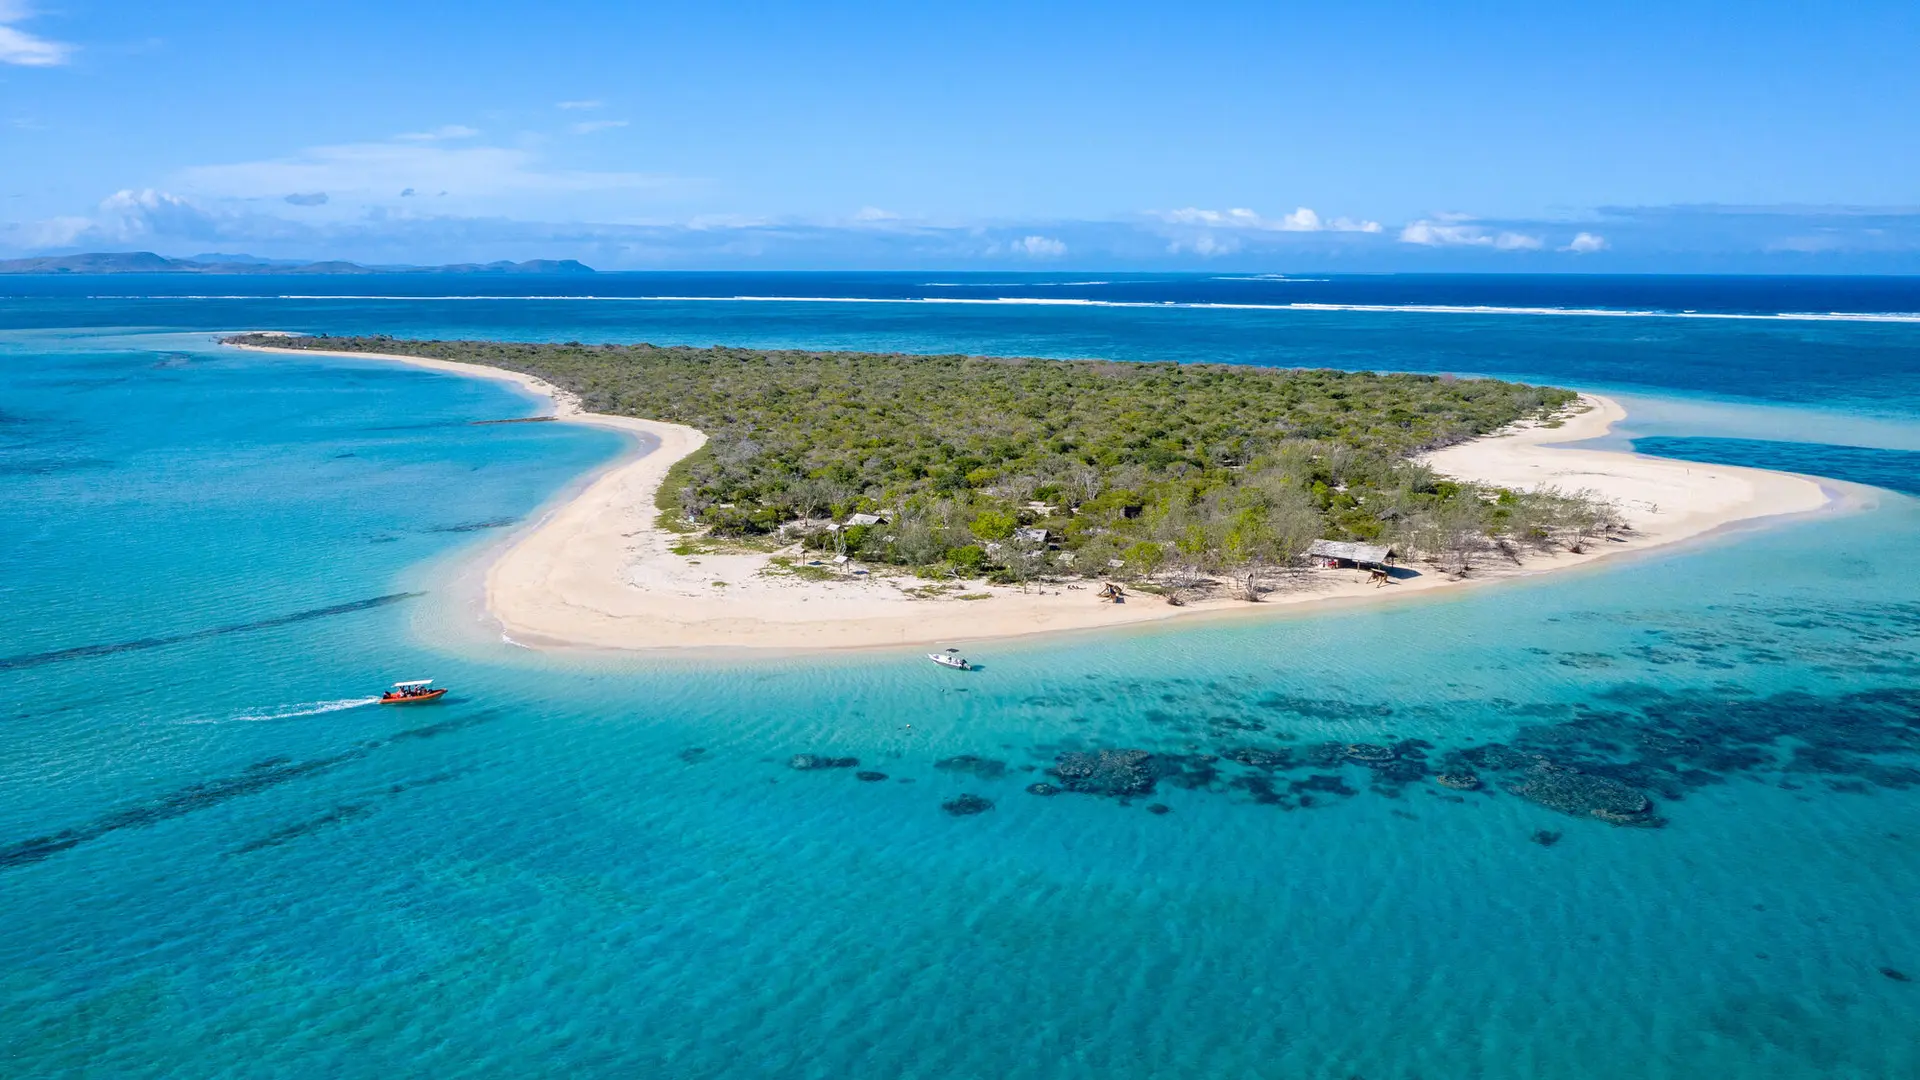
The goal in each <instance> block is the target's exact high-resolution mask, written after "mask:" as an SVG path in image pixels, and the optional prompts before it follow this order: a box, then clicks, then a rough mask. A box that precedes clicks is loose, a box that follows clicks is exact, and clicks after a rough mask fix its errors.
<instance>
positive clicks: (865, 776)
mask: <svg viewBox="0 0 1920 1080" xmlns="http://www.w3.org/2000/svg"><path fill="white" fill-rule="evenodd" d="M853 778H854V779H855V780H858V781H860V782H861V783H865V784H877V783H879V782H880V781H882V780H885V779H886V778H887V774H886V773H883V772H873V771H871V770H868V769H862V770H860V771H859V772H857V773H854V774H853Z"/></svg>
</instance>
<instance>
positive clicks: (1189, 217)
mask: <svg viewBox="0 0 1920 1080" xmlns="http://www.w3.org/2000/svg"><path fill="white" fill-rule="evenodd" d="M1159 217H1160V218H1161V220H1163V221H1165V222H1167V223H1168V224H1171V225H1197V226H1201V227H1204V228H1212V229H1257V230H1262V231H1268V232H1357V233H1377V232H1380V231H1381V225H1380V223H1379V222H1377V221H1362V220H1355V219H1353V218H1349V217H1336V218H1331V219H1327V218H1322V217H1321V216H1320V215H1319V214H1318V213H1317V212H1315V211H1314V210H1313V209H1312V208H1310V207H1305V206H1302V207H1298V208H1296V209H1295V210H1294V211H1293V212H1292V213H1290V214H1282V215H1281V216H1280V217H1277V218H1269V217H1264V216H1262V215H1261V214H1259V213H1257V212H1256V211H1253V210H1249V209H1247V208H1245V207H1235V208H1233V209H1231V210H1203V209H1201V208H1199V207H1197V206H1189V207H1186V208H1184V209H1181V210H1167V211H1163V212H1162V213H1161V214H1160V215H1159Z"/></svg>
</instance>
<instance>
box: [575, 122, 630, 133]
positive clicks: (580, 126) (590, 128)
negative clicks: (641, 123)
mask: <svg viewBox="0 0 1920 1080" xmlns="http://www.w3.org/2000/svg"><path fill="white" fill-rule="evenodd" d="M626 126H627V122H626V121H625V120H582V121H580V122H579V123H577V124H568V125H567V130H568V131H571V132H573V133H574V134H575V135H591V134H593V133H594V132H596V131H606V130H609V129H611V128H623V127H626Z"/></svg>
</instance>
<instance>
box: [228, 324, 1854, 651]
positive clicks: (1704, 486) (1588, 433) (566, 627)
mask: <svg viewBox="0 0 1920 1080" xmlns="http://www.w3.org/2000/svg"><path fill="white" fill-rule="evenodd" d="M229 347H230V348H241V349H248V350H249V351H255V352H267V353H280V354H286V355H296V356H328V357H335V358H345V359H359V360H380V361H386V362H395V363H403V364H407V365H410V366H414V367H419V368H425V369H428V370H435V371H441V372H446V373H450V374H458V375H466V376H469V377H474V378H484V379H490V380H493V381H496V382H507V383H511V384H514V385H516V386H517V387H519V388H520V389H522V390H525V391H527V392H529V393H531V394H534V395H536V396H543V397H546V398H548V399H549V400H551V401H552V402H553V413H552V415H553V416H554V418H555V419H557V420H561V421H565V422H569V423H580V424H587V425H590V426H594V427H601V428H607V429H612V430H617V431H622V432H625V433H627V434H629V435H632V436H634V437H635V441H636V449H637V450H638V451H639V452H638V453H637V454H629V455H622V456H621V457H619V458H618V459H616V460H615V461H613V462H612V463H610V464H608V465H607V466H605V467H604V468H603V469H602V470H601V472H600V473H599V475H597V476H594V477H592V478H591V479H589V480H588V481H587V482H586V484H585V486H584V487H583V488H582V489H581V490H580V491H579V494H577V495H576V496H574V497H573V498H572V499H570V500H568V501H567V502H565V503H564V504H561V505H559V506H558V507H556V508H554V509H553V510H552V511H551V512H549V513H547V514H546V515H545V516H544V517H542V518H541V519H540V520H539V521H538V522H537V523H536V524H534V525H533V526H532V528H531V529H529V530H528V531H526V532H525V533H524V534H522V535H520V536H518V537H516V538H515V540H514V541H513V542H512V543H511V545H510V546H509V547H508V548H507V549H506V550H505V551H504V552H501V553H499V554H498V555H497V556H496V557H495V558H494V560H493V562H492V564H491V565H490V566H488V568H487V569H486V571H485V574H484V583H485V586H484V592H485V605H486V609H487V612H488V613H489V615H490V616H491V617H492V618H493V619H494V620H495V621H497V622H498V623H499V625H500V629H501V632H502V635H503V637H504V638H506V639H507V640H509V641H511V643H513V644H516V645H521V646H527V647H535V648H550V647H562V648H565V647H582V646H584V647H588V648H605V649H614V650H621V651H657V650H673V651H676V652H680V651H688V650H705V651H721V650H724V651H735V650H737V651H742V652H764V651H776V650H777V651H780V652H796V651H805V652H813V651H820V650H847V649H875V648H894V647H907V646H925V645H934V644H950V643H956V642H968V641H983V640H996V639H1003V638H1016V637H1028V636H1031V635H1035V634H1054V633H1062V632H1072V631H1087V630H1100V629H1106V628H1115V627H1122V626H1141V625H1144V624H1157V623H1164V622H1167V621H1169V620H1173V619H1182V620H1194V621H1201V620H1202V617H1212V618H1214V619H1218V618H1222V617H1245V616H1253V615H1259V614H1261V613H1279V612H1283V611H1299V612H1301V613H1305V612H1306V611H1310V610H1313V609H1316V608H1325V607H1331V606H1341V607H1345V606H1351V605H1356V604H1372V603H1379V602H1382V601H1388V600H1392V599H1395V598H1399V597H1405V596H1410V595H1437V594H1443V593H1448V592H1450V591H1456V590H1457V589H1459V588H1461V587H1468V586H1474V585H1481V584H1487V583H1491V582H1496V581H1506V580H1515V579H1520V578H1529V577H1536V576H1539V575H1542V574H1548V573H1553V572H1555V571H1559V570H1565V569H1570V568H1573V567H1578V566H1585V565H1588V564H1591V563H1595V562H1599V561H1603V560H1606V559H1611V558H1615V557H1617V556H1620V555H1625V554H1631V553H1641V552H1647V551H1652V550H1656V549H1660V548H1665V547H1670V546H1672V545H1675V544H1679V543H1683V542H1687V541H1694V540H1699V539H1701V538H1704V537H1706V536H1708V535H1709V534H1714V533H1719V532H1722V531H1725V530H1727V529H1728V528H1729V527H1731V526H1736V525H1739V524H1742V523H1753V522H1757V521H1761V520H1765V519H1769V518H1780V517H1786V516H1794V515H1800V514H1805V513H1811V512H1815V511H1818V510H1821V509H1823V508H1826V507H1830V506H1833V505H1834V504H1835V503H1836V502H1837V501H1838V498H1837V496H1835V495H1834V494H1833V493H1831V492H1830V491H1829V490H1828V489H1827V488H1826V487H1825V486H1823V485H1822V484H1821V483H1819V482H1818V481H1816V480H1813V479H1810V478H1807V477H1802V476H1797V475H1794V474H1790V473H1779V472H1771V471H1767V470H1762V469H1750V468H1744V467H1739V466H1720V465H1704V464H1699V463H1693V462H1686V461H1678V460H1671V459H1666V458H1654V457H1647V456H1644V455H1640V454H1635V453H1631V452H1626V451H1617V450H1586V449H1574V448H1569V447H1566V446H1563V445H1561V444H1566V443H1575V442H1582V441H1586V440H1589V439H1593V438H1598V437H1600V436H1602V435H1604V434H1606V433H1607V431H1608V430H1610V429H1611V428H1612V427H1613V425H1614V424H1615V423H1618V422H1619V421H1620V420H1622V419H1624V418H1625V416H1626V411H1625V410H1624V409H1623V408H1622V407H1621V406H1620V405H1619V403H1618V402H1615V401H1613V400H1612V399H1610V398H1606V397H1602V396H1599V395H1592V394H1582V395H1581V402H1582V403H1583V404H1585V405H1586V406H1587V408H1586V409H1585V410H1583V411H1581V412H1579V413H1575V414H1572V415H1571V416H1568V417H1565V418H1564V420H1563V422H1562V424H1561V425H1560V426H1558V427H1547V426H1545V425H1542V424H1538V423H1528V424H1521V425H1516V426H1515V427H1513V428H1510V429H1508V430H1506V431H1502V432H1497V433H1494V434H1492V435H1488V436H1484V437H1481V438H1479V439H1475V440H1473V441H1471V442H1467V443H1461V444H1459V445H1456V446H1450V447H1446V448H1444V449H1441V450H1438V451H1435V452H1433V453H1431V454H1428V455H1425V456H1424V457H1423V458H1422V459H1421V460H1423V461H1424V462H1425V463H1427V464H1428V465H1430V466H1432V467H1433V468H1434V469H1435V471H1437V472H1441V473H1444V474H1447V475H1449V476H1454V477H1457V478H1460V479H1466V480H1475V481H1480V482H1484V483H1489V484H1496V485H1499V486H1504V487H1516V488H1518V487H1525V488H1532V487H1539V486H1554V487H1558V488H1561V489H1562V490H1566V491H1575V490H1581V489H1589V490H1592V491H1594V492H1596V493H1598V494H1599V495H1601V496H1603V497H1605V498H1608V499H1611V500H1613V501H1615V502H1617V503H1618V504H1619V505H1620V508H1621V511H1622V514H1623V516H1624V517H1625V518H1626V520H1627V522H1628V524H1629V525H1630V526H1631V528H1632V531H1631V532H1630V533H1629V534H1628V537H1627V538H1626V539H1625V540H1612V541H1605V540H1603V541H1596V542H1595V543H1594V544H1592V545H1589V548H1588V550H1587V551H1586V552H1584V553H1581V554H1573V553H1570V552H1565V551H1562V552H1557V553H1554V554H1551V555H1533V556H1530V557H1528V558H1526V559H1525V560H1524V561H1523V562H1521V563H1519V564H1518V565H1512V566H1501V567H1498V568H1485V569H1482V568H1478V567H1476V569H1475V571H1474V572H1473V574H1472V575H1471V576H1469V577H1466V578H1463V579H1449V578H1446V577H1443V576H1442V575H1441V574H1440V573H1439V572H1438V571H1436V570H1431V569H1429V570H1427V571H1425V572H1422V573H1419V574H1418V575H1417V576H1414V577H1411V578H1403V579H1400V580H1398V581H1396V583H1395V584H1393V585H1392V586H1389V587H1386V588H1375V587H1374V586H1373V585H1371V584H1370V583H1369V582H1368V581H1367V580H1366V574H1365V573H1364V572H1360V571H1352V570H1315V571H1310V572H1308V573H1307V574H1305V575H1303V576H1302V577H1301V579H1300V581H1301V582H1302V583H1303V586H1304V587H1292V588H1285V589H1282V590H1279V591H1276V592H1274V593H1271V594H1269V595H1268V596H1266V597H1265V598H1263V599H1262V600H1261V601H1259V602H1257V603H1256V602H1249V601H1244V600H1236V599H1229V598H1224V597H1216V598H1210V599H1207V600H1202V601H1197V602H1194V603H1190V604H1188V605H1185V606H1181V607H1174V606H1171V605H1169V604H1167V603H1166V602H1165V601H1163V600H1162V599H1161V598H1160V597H1158V596H1155V595H1153V594H1150V593H1140V594H1133V595H1132V597H1131V599H1130V600H1129V602H1128V603H1126V604H1104V603H1100V602H1098V601H1097V600H1096V598H1095V594H1094V588H1093V587H1092V586H1087V585H1081V586H1080V587H1074V588H1070V587H1065V586H1050V587H1047V588H1044V589H1032V590H1029V591H1027V592H1022V591H1021V590H1020V589H1019V588H1017V587H1011V586H989V585H985V584H979V583H969V584H968V585H967V586H966V589H967V590H969V591H968V592H967V593H966V595H968V596H971V597H975V599H967V600H962V599H959V598H958V597H957V596H951V595H950V596H944V597H941V598H938V599H931V598H916V597H913V596H910V595H908V594H907V593H906V592H905V591H903V590H904V589H905V588H917V587H920V586H924V585H925V584H926V583H925V582H921V581H919V580H918V579H914V578H911V577H906V576H901V577H898V578H881V579H878V580H876V579H874V578H872V577H868V578H865V579H846V580H836V581H812V580H803V579H801V578H799V577H797V576H794V575H792V574H790V573H779V572H774V573H767V572H764V571H768V570H769V568H770V559H771V556H770V555H768V554H764V553H748V554H705V555H699V556H681V555H675V554H673V552H672V551H671V549H672V548H673V547H675V546H677V545H680V544H683V543H684V542H685V541H686V539H687V538H686V537H684V536H681V535H679V534H676V533H672V532H668V531H666V530H665V529H662V528H659V527H658V524H657V520H656V519H657V510H656V509H655V507H654V502H653V497H654V492H655V491H656V489H657V488H658V486H659V484H660V482H661V480H662V479H663V478H664V477H665V475H666V473H667V470H668V469H670V468H671V467H672V466H673V464H674V463H675V462H677V461H679V460H680V459H681V458H682V457H685V456H686V455H687V454H691V453H693V452H694V451H695V450H698V449H699V448H700V447H701V446H703V445H704V444H705V443H706V435H705V434H704V433H702V432H700V431H697V430H695V429H693V428H690V427H685V426H683V425H679V424H670V423H664V422H660V421H651V420H641V419H637V418H633V417H622V416H608V415H604V414H598V413H589V412H586V411H584V410H583V409H582V408H581V407H580V402H579V400H578V399H577V398H576V397H575V396H574V395H572V394H571V393H569V392H567V391H565V390H562V389H560V388H559V387H556V386H554V385H552V384H550V383H548V382H546V381H545V380H543V379H539V378H537V377H535V376H531V375H525V374H521V373H519V372H512V371H507V370H505V369H502V368H493V367H487V366H485V365H480V364H468V363H461V362H457V361H449V360H437V359H431V358H426V357H411V356H400V355H397V354H382V353H361V352H326V351H323V350H316V349H275V348H270V347H265V346H246V345H239V346H229ZM649 442H651V443H652V444H653V446H652V447H651V448H650V449H648V448H646V444H647V443H649ZM773 569H775V570H776V571H777V568H773Z"/></svg>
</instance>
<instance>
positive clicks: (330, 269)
mask: <svg viewBox="0 0 1920 1080" xmlns="http://www.w3.org/2000/svg"><path fill="white" fill-rule="evenodd" d="M593 272H594V269H593V267H591V266H587V265H586V264H584V263H580V262H577V261H575V260H573V259H531V260H528V261H527V262H507V261H506V260H504V259H502V260H501V261H499V262H490V263H454V264H452V265H449V266H362V265H360V264H359V263H350V262H340V261H337V260H336V261H331V262H298V261H293V260H286V259H261V258H256V257H255V256H252V255H217V254H216V255H195V256H194V257H193V258H191V259H169V258H167V257H166V256H164V255H155V254H154V253H153V252H151V251H105V252H94V253H92V254H88V255H45V256H41V257H39V258H34V259H4V260H0V274H591V273H593Z"/></svg>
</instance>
